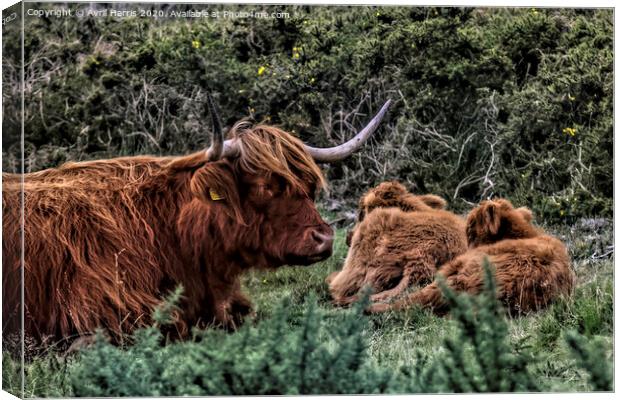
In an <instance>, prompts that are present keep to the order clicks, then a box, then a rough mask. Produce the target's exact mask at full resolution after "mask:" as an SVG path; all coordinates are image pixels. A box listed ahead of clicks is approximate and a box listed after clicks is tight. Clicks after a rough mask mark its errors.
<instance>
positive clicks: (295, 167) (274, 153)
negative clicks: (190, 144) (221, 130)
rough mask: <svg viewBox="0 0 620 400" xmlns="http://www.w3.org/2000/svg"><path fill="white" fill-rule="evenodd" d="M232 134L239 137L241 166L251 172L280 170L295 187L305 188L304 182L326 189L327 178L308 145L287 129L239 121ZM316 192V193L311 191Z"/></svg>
mask: <svg viewBox="0 0 620 400" xmlns="http://www.w3.org/2000/svg"><path fill="white" fill-rule="evenodd" d="M229 137H230V138H232V139H237V142H238V143H239V149H240V154H241V155H240V157H239V158H238V159H237V160H238V161H237V162H238V163H239V165H240V166H241V168H242V169H243V170H244V171H246V172H248V173H256V172H267V173H272V172H273V171H277V173H278V175H280V176H282V178H284V179H285V180H286V182H287V183H288V184H289V185H290V186H291V188H292V189H295V190H301V191H304V190H305V189H304V187H305V185H304V182H306V184H307V183H308V182H312V183H314V184H315V185H316V187H317V189H321V188H324V187H325V186H326V184H325V178H324V177H323V174H322V173H321V170H320V169H319V167H318V166H317V165H316V163H315V162H314V160H313V159H312V156H311V155H310V154H308V152H307V151H306V150H305V148H304V144H303V143H302V141H301V140H299V139H297V138H296V137H294V136H292V135H290V134H288V133H286V132H284V131H283V130H281V129H279V128H277V127H274V126H268V125H256V126H252V124H251V122H249V121H240V122H237V123H236V124H235V125H234V126H233V127H232V129H231V131H230V133H229ZM310 195H312V194H310Z"/></svg>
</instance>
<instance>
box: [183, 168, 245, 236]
mask: <svg viewBox="0 0 620 400" xmlns="http://www.w3.org/2000/svg"><path fill="white" fill-rule="evenodd" d="M190 190H191V192H192V194H193V195H194V196H196V197H197V198H198V199H200V200H202V201H204V202H205V203H208V204H210V205H212V206H214V207H221V208H222V210H223V212H225V213H226V214H228V216H230V217H231V218H234V219H236V220H237V222H238V223H241V224H243V223H244V221H243V215H242V213H241V202H240V199H239V188H238V185H237V179H236V177H235V173H234V171H233V167H232V165H230V163H229V162H228V161H226V160H220V161H216V162H210V163H207V164H205V165H204V166H203V167H201V168H199V169H198V170H197V171H196V172H195V173H194V176H192V179H191V182H190Z"/></svg>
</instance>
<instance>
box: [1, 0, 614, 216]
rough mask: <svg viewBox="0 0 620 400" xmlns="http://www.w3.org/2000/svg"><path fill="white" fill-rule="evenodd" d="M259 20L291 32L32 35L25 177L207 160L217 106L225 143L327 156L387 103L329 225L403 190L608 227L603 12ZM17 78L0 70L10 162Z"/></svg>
mask: <svg viewBox="0 0 620 400" xmlns="http://www.w3.org/2000/svg"><path fill="white" fill-rule="evenodd" d="M175 7H177V8H182V7H189V6H182V5H177V6H175ZM192 7H193V6H192ZM231 8H234V7H233V6H210V9H231ZM249 8H252V9H256V7H254V6H246V7H245V9H246V10H247V9H249ZM258 8H260V9H263V8H264V9H267V10H269V11H274V10H284V11H287V12H289V14H290V18H282V19H256V18H237V19H225V18H220V19H197V20H195V21H188V20H174V19H161V20H155V19H147V18H125V19H115V18H87V19H84V20H82V21H81V22H79V23H76V20H73V19H46V18H29V19H28V20H27V21H26V33H27V34H26V37H25V44H26V54H25V57H26V60H27V64H28V65H27V68H26V85H25V96H26V151H27V155H28V157H27V168H29V169H32V170H36V169H40V168H44V167H49V166H55V165H57V164H58V163H59V162H62V161H64V160H71V159H85V158H93V157H107V156H112V155H120V154H135V153H157V154H171V153H184V152H187V151H190V150H194V149H198V148H200V147H201V146H205V145H206V144H207V143H206V138H207V135H205V123H204V122H203V120H204V118H205V116H204V113H203V111H202V109H201V102H202V100H203V98H204V94H205V91H206V90H207V88H208V89H210V90H212V91H213V92H214V93H215V94H216V97H217V100H218V102H219V104H220V107H221V110H222V114H223V117H224V120H225V122H226V123H227V124H228V125H230V124H232V123H233V122H234V121H236V120H238V119H240V118H243V117H248V116H250V117H252V118H255V119H256V120H258V121H261V120H263V121H268V122H270V123H278V124H282V125H283V126H284V127H285V128H286V129H288V130H290V131H292V132H294V133H295V134H297V135H299V136H300V137H302V138H303V139H304V140H307V141H309V142H312V143H314V144H317V145H329V144H336V143H339V142H341V141H342V140H344V139H345V138H348V137H350V136H351V135H352V133H353V130H355V128H359V127H360V126H361V125H363V124H364V123H365V122H366V120H367V118H368V116H369V114H370V113H372V112H374V111H376V110H377V109H378V108H379V107H380V105H381V104H382V103H383V101H384V100H385V99H387V98H392V99H393V100H395V104H394V105H393V107H392V109H391V112H390V115H389V118H388V121H387V123H386V124H385V125H384V126H383V128H382V129H381V131H380V132H379V134H378V135H377V136H376V138H375V139H373V142H372V145H371V146H367V147H366V148H365V149H364V151H362V152H360V153H359V154H357V155H355V156H354V157H352V158H351V159H350V160H348V161H347V162H345V163H342V164H338V165H333V166H330V167H328V171H327V172H328V177H329V178H330V182H331V186H332V188H333V189H334V190H333V191H332V194H331V195H329V196H334V197H335V200H338V201H336V202H330V203H329V204H330V207H332V208H335V209H337V208H338V204H339V203H340V202H341V201H343V200H344V201H346V202H353V201H355V200H356V199H357V197H358V196H359V194H360V193H361V191H363V190H366V189H367V188H368V187H369V186H372V185H375V184H376V183H378V182H379V181H382V180H385V179H399V180H401V181H403V182H407V183H409V184H410V185H411V186H415V187H416V188H417V190H419V191H422V192H434V193H437V194H440V195H443V196H445V197H447V198H449V199H451V200H452V201H453V206H454V207H457V208H460V209H465V207H466V206H467V205H468V202H477V201H478V200H480V199H481V198H483V197H487V196H491V195H499V196H506V197H509V198H512V199H513V200H514V201H515V202H516V203H517V204H519V205H521V204H527V205H531V206H532V207H533V208H534V209H535V211H537V212H538V213H539V214H542V215H543V216H544V217H545V218H546V219H548V220H562V219H567V218H569V219H572V218H574V217H578V216H588V215H611V204H612V137H613V135H612V92H613V91H612V83H613V74H612V65H613V51H612V32H613V24H612V12H611V11H610V10H570V9H562V10H558V9H540V10H538V9H469V8H466V9H463V8H419V7H378V8H374V7H330V8H319V7H308V6H287V7H258ZM9 34H10V32H9ZM5 35H7V34H6V33H5ZM17 42H18V41H9V40H6V41H5V42H4V43H5V45H4V46H5V51H6V52H7V53H9V54H10V53H11V52H10V50H11V49H10V47H11V46H16V43H17ZM16 54H17V53H16ZM197 56H202V57H204V58H205V59H206V69H203V68H202V67H200V66H199V63H198V61H197V59H198V57H197ZM8 62H9V63H10V60H9V61H8ZM17 77H18V75H17V71H16V70H15V69H11V68H8V69H5V75H4V81H5V100H6V103H5V104H6V106H5V115H7V116H8V118H5V120H4V126H3V127H4V132H5V134H4V137H3V143H4V148H5V152H6V151H7V150H10V149H11V146H15V143H16V138H17V137H18V135H19V129H18V128H19V119H18V118H17V115H18V110H19V109H18V107H19V102H12V101H11V99H12V98H13V99H14V97H11V96H12V95H11V93H12V90H13V91H14V89H15V87H14V86H15V85H16V82H17V80H16V78H17ZM11 85H12V86H11ZM7 88H9V89H10V90H7ZM13 149H14V147H13ZM14 161H15V160H14V159H11V157H5V164H4V168H5V170H7V169H12V167H13V166H14V164H13V165H12V164H11V162H14Z"/></svg>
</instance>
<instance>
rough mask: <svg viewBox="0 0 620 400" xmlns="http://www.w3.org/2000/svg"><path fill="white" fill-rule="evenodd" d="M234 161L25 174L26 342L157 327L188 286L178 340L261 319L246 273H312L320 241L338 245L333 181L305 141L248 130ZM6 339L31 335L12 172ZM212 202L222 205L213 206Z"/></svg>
mask: <svg viewBox="0 0 620 400" xmlns="http://www.w3.org/2000/svg"><path fill="white" fill-rule="evenodd" d="M230 135H231V137H233V138H236V139H238V141H239V142H240V149H241V154H240V156H239V157H237V158H234V159H223V160H219V161H217V162H209V163H207V162H206V154H205V152H204V151H203V152H199V153H195V154H192V155H189V156H183V157H150V156H140V157H126V158H117V159H111V160H100V161H89V162H80V163H67V164H64V165H62V166H61V167H59V168H56V169H49V170H45V171H41V172H36V173H31V174H26V175H25V177H24V185H23V192H24V212H25V215H24V218H25V227H24V247H25V254H24V274H25V282H24V288H25V305H24V308H25V321H24V323H25V328H26V334H28V335H31V336H34V337H37V338H42V337H45V336H50V335H51V336H52V337H55V338H66V337H69V336H71V335H83V334H89V333H92V332H93V331H94V330H95V329H96V328H97V327H103V328H105V329H106V330H107V331H108V332H109V333H111V334H112V335H113V336H114V335H118V334H120V333H121V332H130V331H131V330H133V329H134V328H136V327H139V326H144V325H146V324H149V323H150V322H151V321H150V315H151V312H152V310H153V307H154V306H155V305H156V304H158V302H160V301H161V299H162V297H163V296H165V295H166V294H167V293H168V292H169V291H171V290H172V289H174V288H175V287H176V286H178V285H182V286H183V288H184V301H183V303H182V304H181V307H180V308H181V310H182V312H180V314H179V315H178V316H177V317H178V318H177V324H176V328H177V331H178V334H179V335H181V336H184V335H186V334H187V333H188V329H189V327H191V326H193V325H196V324H200V323H206V324H221V325H224V326H228V327H231V326H232V327H234V326H235V325H236V324H238V323H239V321H240V319H241V318H242V317H243V316H244V315H246V314H247V313H249V312H250V310H251V303H250V302H249V300H248V299H247V298H246V297H245V296H244V295H243V294H242V293H241V291H240V284H239V275H240V274H241V273H242V272H243V271H244V270H246V269H248V268H250V267H259V268H260V267H262V268H268V267H277V266H279V265H283V264H309V263H312V262H315V261H318V260H319V259H321V258H325V257H326V256H328V255H329V254H320V255H317V254H315V248H316V245H315V244H313V241H312V239H311V230H313V229H314V230H318V231H320V232H324V233H326V234H331V232H332V231H331V228H330V227H329V226H327V225H326V224H325V222H324V221H323V220H322V219H321V217H320V215H319V214H318V212H317V210H316V208H315V206H314V201H313V200H314V196H315V194H316V192H317V191H318V190H320V188H321V187H322V186H323V185H324V180H323V176H322V174H321V172H320V170H319V168H318V166H317V165H316V164H315V162H314V161H313V160H312V158H311V156H310V155H309V154H308V153H307V152H306V151H305V149H304V147H303V144H302V143H301V141H299V140H298V139H296V138H294V137H292V136H291V135H289V134H288V133H286V132H283V131H281V130H279V129H277V128H274V127H269V126H260V125H259V126H256V127H251V126H249V125H248V124H238V125H236V126H235V127H234V129H232V131H231V134H230ZM2 190H3V203H2V206H3V229H4V238H5V240H4V241H3V255H4V257H3V268H2V272H3V279H4V285H3V295H4V296H5V301H4V305H5V307H3V328H4V331H5V332H10V331H15V330H17V329H19V318H18V316H19V310H16V309H15V307H16V305H18V304H19V296H20V267H21V263H20V247H21V246H20V241H19V238H20V210H21V201H20V192H21V190H22V186H21V184H20V177H19V176H18V175H11V174H3V188H2ZM210 191H214V192H216V193H217V194H218V195H219V196H220V197H222V198H223V199H222V200H213V199H212V198H211V197H210V194H209V193H210Z"/></svg>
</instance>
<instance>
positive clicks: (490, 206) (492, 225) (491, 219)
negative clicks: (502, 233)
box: [482, 202, 501, 235]
mask: <svg viewBox="0 0 620 400" xmlns="http://www.w3.org/2000/svg"><path fill="white" fill-rule="evenodd" d="M482 216H483V223H484V226H485V227H486V229H487V231H488V232H489V233H490V234H491V235H497V232H499V225H500V222H501V221H500V219H501V215H500V209H499V207H498V206H497V205H496V204H495V203H493V202H489V203H487V204H485V205H484V206H483V207H482Z"/></svg>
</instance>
